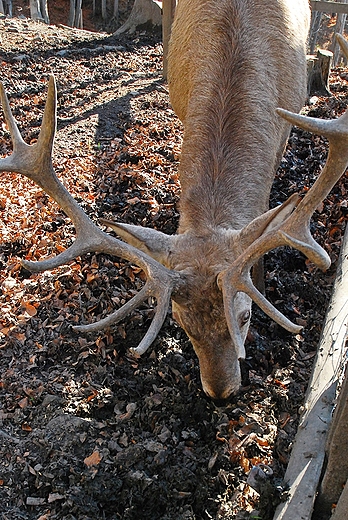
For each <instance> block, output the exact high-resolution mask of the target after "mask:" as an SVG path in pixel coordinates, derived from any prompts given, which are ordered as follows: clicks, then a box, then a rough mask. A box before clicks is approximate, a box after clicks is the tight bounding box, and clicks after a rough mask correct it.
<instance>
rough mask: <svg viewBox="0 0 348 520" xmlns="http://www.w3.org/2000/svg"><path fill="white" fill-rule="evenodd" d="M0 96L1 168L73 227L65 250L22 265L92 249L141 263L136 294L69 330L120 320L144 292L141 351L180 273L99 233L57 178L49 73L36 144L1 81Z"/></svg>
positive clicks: (43, 264) (42, 265)
mask: <svg viewBox="0 0 348 520" xmlns="http://www.w3.org/2000/svg"><path fill="white" fill-rule="evenodd" d="M0 97H1V102H2V105H3V109H4V113H5V118H6V121H7V124H8V127H9V130H10V133H11V136H12V141H13V153H12V155H10V156H9V157H6V158H4V159H1V160H0V171H11V172H19V173H21V174H23V175H25V176H26V177H28V178H29V179H32V180H33V181H34V182H36V183H37V184H38V185H39V186H40V187H41V188H42V189H43V190H44V191H45V192H46V193H47V194H49V195H50V196H51V197H52V198H53V199H54V200H55V201H56V202H57V203H58V204H59V206H60V207H61V208H62V209H63V210H64V212H65V213H66V214H67V215H68V216H69V217H70V219H71V220H72V222H73V223H74V225H75V229H76V240H75V242H74V243H73V244H72V245H71V246H70V247H69V248H68V249H67V250H66V251H64V252H62V253H60V254H59V255H57V256H56V257H54V258H50V259H47V260H43V261H40V262H30V261H26V260H23V261H22V264H23V266H24V267H25V268H27V269H29V270H30V271H33V272H41V271H45V270H46V269H53V268H55V267H58V266H60V265H62V264H65V263H67V262H69V261H71V260H73V259H74V258H76V257H77V256H80V255H83V254H85V253H87V252H91V251H93V252H97V253H107V254H110V255H116V256H119V257H121V258H124V259H126V260H128V261H130V262H132V263H135V264H136V265H138V266H139V267H141V268H142V269H143V270H144V271H145V273H146V276H147V281H146V284H145V286H144V287H143V288H142V289H141V291H140V292H139V293H138V294H136V295H135V296H134V297H133V298H132V299H131V300H130V301H128V302H127V303H126V304H125V305H124V306H123V307H121V308H120V309H118V310H117V311H115V312H114V313H112V314H111V315H110V316H108V317H107V318H104V319H102V320H100V321H98V322H96V323H92V324H89V325H80V326H74V327H73V329H74V330H76V331H83V332H88V331H95V330H100V329H102V328H105V327H107V326H109V325H111V324H113V323H117V322H118V321H120V320H122V319H123V318H124V317H125V316H126V315H127V314H128V313H129V312H130V311H132V310H133V309H135V308H136V307H137V306H138V305H140V304H141V303H142V302H143V301H145V300H146V299H147V298H148V297H149V296H153V297H155V298H156V300H157V309H156V314H155V317H154V319H153V321H152V323H151V326H150V328H149V329H148V331H147V333H146V335H145V337H144V338H143V340H142V341H141V343H140V344H139V345H138V347H137V348H135V349H133V351H134V352H135V353H137V354H139V355H141V354H143V353H144V352H145V351H146V350H147V349H148V348H149V346H150V345H151V343H152V342H153V341H154V339H155V338H156V336H157V334H158V332H159V330H160V328H161V327H162V324H163V322H164V320H165V317H166V313H167V310H168V306H169V303H170V298H171V293H172V292H173V291H175V290H177V289H178V288H179V287H180V285H181V283H182V277H181V276H180V274H179V273H177V272H175V271H170V270H169V269H167V268H166V267H164V266H163V265H162V264H160V263H159V262H157V261H156V260H153V259H152V258H151V257H149V256H148V255H146V254H145V253H143V252H142V251H140V250H138V249H136V248H135V247H133V246H131V245H128V244H125V243H124V242H121V241H120V240H118V239H116V238H114V237H112V236H110V235H108V234H107V233H104V232H103V231H102V230H101V229H99V228H98V227H97V226H96V225H95V224H94V223H93V222H92V221H91V220H90V219H89V217H88V216H87V215H86V213H84V211H83V209H82V208H81V207H80V206H79V205H78V203H77V202H76V201H75V199H74V198H73V197H72V196H71V195H70V193H69V192H68V191H67V190H66V189H65V187H64V186H63V184H62V183H61V182H60V181H59V179H58V177H57V176H56V174H55V172H54V169H53V165H52V150H53V142H54V136H55V132H56V121H57V116H56V105H57V91H56V83H55V79H54V77H53V76H51V78H50V80H49V86H48V94H47V101H46V106H45V111H44V115H43V120H42V125H41V130H40V135H39V138H38V140H37V142H36V143H35V144H33V145H27V144H26V143H25V142H24V141H23V139H22V136H21V134H20V132H19V129H18V127H17V124H16V121H15V119H14V117H13V115H12V113H11V109H10V106H9V102H8V99H7V96H6V93H5V91H4V87H3V85H2V84H1V83H0Z"/></svg>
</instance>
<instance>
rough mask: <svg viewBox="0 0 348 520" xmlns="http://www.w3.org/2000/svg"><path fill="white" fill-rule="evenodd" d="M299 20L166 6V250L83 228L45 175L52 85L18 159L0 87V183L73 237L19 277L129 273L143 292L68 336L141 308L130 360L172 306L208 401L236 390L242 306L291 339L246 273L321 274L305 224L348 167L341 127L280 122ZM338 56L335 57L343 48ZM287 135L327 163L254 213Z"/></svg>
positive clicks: (158, 236) (72, 204) (184, 0)
mask: <svg viewBox="0 0 348 520" xmlns="http://www.w3.org/2000/svg"><path fill="white" fill-rule="evenodd" d="M308 20H309V8H308V2H307V0H219V1H216V0H179V2H178V6H177V11H176V19H175V23H174V26H173V32H172V38H171V43H170V53H169V62H168V67H169V88H170V96H171V100H172V104H173V107H174V109H175V110H176V112H177V114H178V116H179V117H180V118H181V120H182V121H183V123H184V140H183V147H182V156H181V162H180V176H181V184H182V197H181V204H180V210H181V216H180V223H179V232H178V234H177V235H175V236H169V235H165V234H164V233H161V232H159V231H156V230H154V229H150V228H142V227H140V226H134V225H129V224H122V223H114V222H110V221H102V223H104V224H106V225H108V226H110V227H112V228H113V229H114V230H115V231H116V233H117V235H118V236H119V237H121V238H122V239H123V241H120V240H119V239H117V238H115V237H113V236H110V235H109V234H107V233H105V232H104V231H102V230H101V229H100V228H99V227H98V226H96V225H95V224H94V223H93V222H92V221H91V220H90V219H89V218H88V216H87V215H86V214H85V213H84V212H83V210H82V208H81V207H80V206H79V205H78V204H77V202H76V201H75V200H74V199H73V198H72V197H71V196H70V195H69V193H68V192H67V191H66V189H65V188H64V186H63V185H62V184H61V183H60V181H59V180H58V178H57V177H56V175H55V173H54V170H53V165H52V159H51V155H52V148H53V142H54V134H55V126H56V86H55V81H54V78H53V77H52V78H51V79H50V83H49V89H48V97H47V102H46V108H45V113H44V117H43V122H42V128H41V131H40V136H39V139H38V141H37V143H35V144H34V145H31V146H29V145H27V144H26V143H25V142H24V141H23V139H22V137H21V135H20V133H19V130H18V127H17V125H16V122H15V120H14V118H13V115H12V113H11V111H10V107H9V103H8V100H7V97H6V95H5V92H4V90H3V87H2V85H1V84H0V96H1V100H2V104H3V108H4V112H5V117H6V121H7V124H8V127H9V129H10V132H11V135H12V140H13V143H14V144H13V154H12V155H11V156H9V157H6V158H4V159H1V160H0V170H4V171H14V172H21V173H22V174H24V175H26V176H27V177H29V178H30V179H32V180H34V181H35V182H36V183H37V184H39V185H40V186H41V187H42V188H43V189H44V190H45V191H46V192H47V193H48V194H50V195H51V196H52V197H53V198H54V199H55V200H56V201H57V202H58V204H60V206H61V207H62V208H63V209H64V211H65V212H66V213H67V215H68V216H69V217H70V218H71V220H72V221H73V222H74V225H75V229H76V234H77V238H76V241H75V242H74V243H73V244H72V246H70V248H68V249H67V250H66V251H64V252H63V253H61V254H59V255H58V256H57V257H55V258H50V259H48V260H43V261H41V262H28V261H22V263H23V265H24V266H25V267H26V268H27V269H30V270H32V271H36V272H39V271H43V270H45V269H52V268H54V267H57V266H59V265H62V264H63V263H66V262H68V261H70V260H72V259H74V258H76V257H77V256H79V255H81V254H84V253H86V252H87V251H93V252H104V253H108V254H113V255H116V256H119V257H122V258H125V259H127V260H129V261H131V262H132V263H135V264H137V265H139V266H140V267H141V268H142V269H143V270H144V272H145V274H146V277H147V281H146V284H145V286H144V287H143V288H142V289H141V291H140V292H139V293H138V294H136V295H135V296H134V297H133V298H132V300H130V301H129V302H127V303H126V304H125V305H124V306H123V307H121V308H120V309H118V310H116V311H115V312H114V313H113V314H111V315H110V316H108V317H107V318H104V319H103V320H100V321H99V322H95V323H89V324H87V325H80V326H75V327H74V329H75V330H78V331H95V330H99V329H101V328H103V327H107V326H110V325H111V324H113V323H117V322H118V321H120V320H121V319H123V318H124V317H125V316H126V314H127V313H128V312H130V311H131V310H132V309H134V308H135V307H136V306H138V305H139V304H140V303H141V302H143V301H144V300H146V299H147V298H148V297H149V296H153V297H155V298H156V300H157V308H156V313H155V317H154V319H153V321H152V324H151V326H150V328H149V330H148V332H147V333H146V335H145V337H144V338H143V340H142V341H141V343H140V344H139V346H138V347H137V348H135V349H134V350H135V351H136V352H137V353H138V354H142V353H143V352H145V351H146V349H147V348H148V347H149V346H150V345H151V343H152V342H153V340H154V339H155V337H156V335H157V334H158V332H159V330H160V328H161V326H162V324H163V321H164V319H165V316H166V312H167V308H168V305H169V303H170V299H172V301H173V314H174V316H175V317H176V319H177V321H178V322H179V323H180V325H181V326H182V327H183V329H184V330H185V331H186V333H187V334H188V336H189V338H190V339H191V342H192V344H193V347H194V349H195V351H196V353H197V355H198V358H199V363H200V371H201V380H202V385H203V389H204V390H205V392H206V393H207V394H208V395H209V396H211V397H212V398H215V399H223V398H226V397H228V396H229V395H230V394H233V393H235V392H237V391H238V389H239V386H240V383H241V377H240V367H239V360H240V359H242V358H243V357H244V355H245V351H244V340H245V337H246V334H247V331H248V326H249V321H250V312H251V301H252V300H253V301H254V302H255V303H256V304H257V305H258V306H259V307H260V308H261V309H262V310H264V312H266V313H267V314H268V315H269V316H270V317H271V318H273V319H274V320H275V321H276V322H277V323H279V324H280V325H282V326H283V327H285V328H286V329H287V330H289V331H291V332H298V331H299V330H300V329H301V327H299V326H298V325H296V324H293V323H291V321H289V320H288V319H287V318H286V317H285V316H284V315H283V314H281V313H280V312H279V311H278V310H277V309H276V308H275V307H273V306H272V305H271V303H270V302H268V301H267V300H266V298H265V297H264V296H263V295H262V294H261V293H260V292H259V291H258V290H257V289H256V287H254V285H253V283H252V280H251V276H250V271H251V268H252V266H253V265H255V264H256V263H257V262H258V260H259V259H260V258H262V256H263V255H264V254H265V253H266V252H267V251H270V250H271V249H274V248H276V247H279V246H282V245H290V246H292V247H294V248H296V249H298V250H300V251H302V252H303V253H304V254H305V255H306V256H307V257H308V258H309V259H310V260H311V261H312V262H313V263H315V264H316V265H317V266H318V267H320V268H321V269H327V267H328V266H329V265H330V259H329V257H328V255H327V253H326V252H325V251H324V250H323V249H322V248H321V247H320V246H319V245H318V244H317V243H316V242H315V241H314V239H313V238H312V236H311V234H310V230H309V222H310V218H311V215H312V213H313V211H314V210H315V208H316V207H317V205H318V204H319V203H320V202H321V201H322V200H323V199H324V198H325V196H326V195H327V194H328V193H329V191H330V190H331V188H332V186H333V185H334V184H335V182H336V181H337V180H338V178H339V177H340V176H341V175H342V173H343V172H344V171H345V168H346V166H347V164H348V114H347V113H345V114H344V115H343V116H341V117H340V118H339V119H338V120H334V121H320V120H315V119H311V118H305V117H303V116H299V115H296V114H293V113H290V112H289V111H288V110H289V109H290V110H292V111H295V112H297V111H298V110H299V109H300V108H301V106H302V104H303V101H304V98H305V92H306V72H305V41H306V35H307V27H308ZM340 44H341V46H342V47H343V50H344V52H345V54H346V55H347V56H348V44H345V43H344V42H343V41H340ZM277 107H281V108H280V109H278V108H277ZM280 115H281V116H282V118H281V117H280ZM289 122H290V123H292V124H297V125H298V126H301V127H302V128H305V129H306V130H309V131H313V132H315V133H318V134H321V135H324V136H326V137H327V138H328V139H329V143H330V150H329V156H328V161H327V164H326V166H325V167H324V169H323V171H322V172H321V174H320V176H319V177H318V179H317V180H316V182H315V184H314V185H313V187H312V188H311V189H310V190H309V191H308V193H307V194H306V196H305V197H304V198H303V199H302V200H301V201H299V197H298V196H297V195H293V196H291V197H290V198H289V199H288V200H287V201H286V202H284V204H282V205H281V206H280V207H277V208H274V209H272V210H267V208H268V199H269V193H270V189H271V184H272V181H273V177H274V174H275V171H276V168H277V166H278V163H279V161H280V158H281V155H282V153H283V149H284V146H285V143H286V139H287V136H288V133H289V128H290V125H289ZM125 242H127V243H125Z"/></svg>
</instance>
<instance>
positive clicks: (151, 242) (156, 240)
mask: <svg viewBox="0 0 348 520" xmlns="http://www.w3.org/2000/svg"><path fill="white" fill-rule="evenodd" d="M100 222H101V223H102V224H104V226H108V227H110V228H111V229H113V230H114V231H115V233H117V235H118V236H119V237H121V238H122V240H124V241H125V242H127V244H130V245H131V246H134V247H136V248H137V249H140V250H141V251H143V252H144V253H146V254H148V255H149V256H151V257H152V258H153V259H154V260H157V262H160V263H161V264H163V265H166V263H167V262H166V259H167V257H168V254H169V251H170V245H171V243H172V241H173V238H174V237H172V236H171V235H166V234H165V233H162V232H161V231H156V229H152V228H145V227H142V226H135V225H133V224H123V223H121V222H113V221H112V220H105V219H100Z"/></svg>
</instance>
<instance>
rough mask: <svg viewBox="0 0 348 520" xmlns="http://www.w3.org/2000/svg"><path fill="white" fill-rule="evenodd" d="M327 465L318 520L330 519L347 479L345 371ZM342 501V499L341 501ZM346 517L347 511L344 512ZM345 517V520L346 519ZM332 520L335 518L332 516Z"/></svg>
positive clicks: (347, 377)
mask: <svg viewBox="0 0 348 520" xmlns="http://www.w3.org/2000/svg"><path fill="white" fill-rule="evenodd" d="M326 456H327V465H326V469H325V473H324V477H323V480H322V483H321V486H320V491H319V494H318V497H317V501H316V505H315V516H314V518H316V519H318V520H326V519H328V518H330V515H331V509H332V506H333V504H337V502H338V500H339V499H340V496H341V493H342V490H343V488H344V486H345V484H346V481H347V479H348V372H347V370H346V374H345V378H344V379H343V383H342V387H341V390H340V393H339V396H338V401H337V407H336V410H335V413H334V416H333V419H332V424H331V427H330V431H329V436H328V439H327V442H326ZM343 500H344V499H343ZM346 513H347V516H348V511H346ZM347 516H346V518H347ZM333 518H336V516H334V517H333Z"/></svg>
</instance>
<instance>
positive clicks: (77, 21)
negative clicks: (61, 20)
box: [68, 0, 83, 29]
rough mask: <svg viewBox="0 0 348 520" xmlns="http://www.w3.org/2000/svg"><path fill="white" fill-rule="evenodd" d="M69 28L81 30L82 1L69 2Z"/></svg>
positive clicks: (71, 0)
mask: <svg viewBox="0 0 348 520" xmlns="http://www.w3.org/2000/svg"><path fill="white" fill-rule="evenodd" d="M68 25H69V27H77V28H78V29H82V28H83V21H82V0H70V12H69V19H68Z"/></svg>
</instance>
